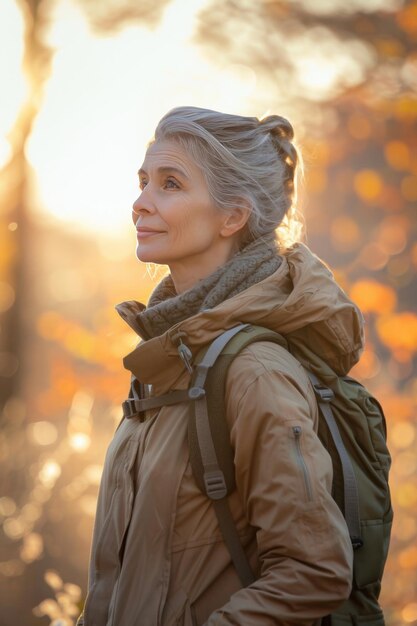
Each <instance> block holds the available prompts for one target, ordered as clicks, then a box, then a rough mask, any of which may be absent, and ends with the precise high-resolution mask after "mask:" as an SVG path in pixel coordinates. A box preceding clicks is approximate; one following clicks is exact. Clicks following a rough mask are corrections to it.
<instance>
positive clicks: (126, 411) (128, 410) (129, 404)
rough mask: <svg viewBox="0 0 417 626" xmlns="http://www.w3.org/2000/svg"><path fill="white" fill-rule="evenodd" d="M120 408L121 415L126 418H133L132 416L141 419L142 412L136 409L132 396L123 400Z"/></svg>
mask: <svg viewBox="0 0 417 626" xmlns="http://www.w3.org/2000/svg"><path fill="white" fill-rule="evenodd" d="M122 410H123V416H124V417H125V418H126V419H128V420H129V419H133V418H137V419H138V420H139V421H140V422H142V421H143V418H142V416H143V413H141V411H138V410H137V408H136V401H135V399H134V398H128V399H127V400H125V401H124V402H122Z"/></svg>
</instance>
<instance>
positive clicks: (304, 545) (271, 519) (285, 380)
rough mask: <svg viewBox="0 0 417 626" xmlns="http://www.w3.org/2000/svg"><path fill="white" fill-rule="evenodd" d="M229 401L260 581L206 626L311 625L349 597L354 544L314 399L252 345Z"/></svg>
mask: <svg viewBox="0 0 417 626" xmlns="http://www.w3.org/2000/svg"><path fill="white" fill-rule="evenodd" d="M226 401H227V415H228V417H227V419H228V421H229V426H230V429H231V440H232V445H233V447H234V450H235V466H236V483H237V490H238V492H239V495H240V499H241V501H242V503H243V509H244V513H245V515H246V518H247V520H248V521H249V523H250V524H251V525H252V526H253V527H254V528H256V530H257V532H256V539H257V547H258V559H259V569H260V576H259V578H258V579H257V580H256V581H255V582H254V583H253V584H251V585H250V586H249V587H246V588H243V589H240V590H239V591H238V592H236V593H234V594H233V595H232V596H231V598H230V600H229V601H228V602H227V604H225V605H224V606H222V607H221V608H220V609H218V610H216V611H215V612H214V613H212V614H211V616H210V617H209V619H208V620H207V622H206V626H232V625H233V626H241V625H243V624H244V625H245V626H261V625H262V626H266V625H268V626H269V625H271V626H272V624H274V625H279V626H290V625H291V626H294V625H295V624H297V625H304V626H307V625H311V624H313V623H314V621H315V620H316V619H318V618H320V617H322V616H324V615H327V614H329V613H330V612H331V611H333V610H334V609H335V608H336V607H337V606H338V605H339V604H341V602H342V601H343V600H345V599H346V598H347V597H348V596H349V593H350V589H351V580H352V548H351V542H350V539H349V535H348V531H347V527H346V524H345V521H344V519H343V517H342V515H341V513H340V511H339V509H338V507H337V505H336V503H335V502H334V500H333V498H332V497H331V494H330V489H331V480H332V466H331V460H330V457H329V455H328V453H327V452H326V450H325V449H324V447H323V445H322V444H321V442H320V440H319V439H318V437H317V434H316V423H317V405H316V402H315V398H314V393H313V391H312V389H311V386H310V384H309V381H308V379H307V376H306V374H305V372H304V370H303V368H302V367H301V365H300V364H299V363H298V362H297V361H296V360H295V359H293V358H292V357H291V356H290V355H289V354H288V352H286V351H285V350H284V349H281V348H280V347H277V346H275V345H272V344H266V343H258V344H255V345H253V346H250V347H249V348H247V349H246V350H245V351H244V352H243V353H242V354H241V355H240V356H239V357H238V358H236V359H235V361H234V363H233V364H232V366H231V368H230V371H229V375H228V380H227V390H226Z"/></svg>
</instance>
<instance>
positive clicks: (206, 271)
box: [169, 248, 237, 294]
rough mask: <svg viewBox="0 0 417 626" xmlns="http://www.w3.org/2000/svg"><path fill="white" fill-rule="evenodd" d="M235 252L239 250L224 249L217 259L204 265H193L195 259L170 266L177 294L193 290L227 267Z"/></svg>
mask: <svg viewBox="0 0 417 626" xmlns="http://www.w3.org/2000/svg"><path fill="white" fill-rule="evenodd" d="M235 252H237V250H235V249H234V248H228V249H224V250H222V251H221V253H220V254H217V255H216V257H215V258H211V259H210V260H209V261H206V262H205V263H204V264H202V265H198V264H195V263H193V259H189V260H187V262H184V263H172V264H170V265H169V270H170V274H171V278H172V282H173V283H174V286H175V291H176V292H177V294H180V293H184V291H188V290H189V289H192V287H194V286H195V285H196V284H197V283H198V282H199V281H201V280H203V279H204V278H207V277H208V276H210V274H213V272H215V271H216V270H217V269H218V268H219V267H222V266H223V265H226V263H227V262H228V261H229V260H230V259H231V258H232V256H233V255H234V254H235Z"/></svg>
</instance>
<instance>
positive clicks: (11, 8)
mask: <svg viewBox="0 0 417 626" xmlns="http://www.w3.org/2000/svg"><path fill="white" fill-rule="evenodd" d="M22 35H23V23H22V18H21V14H20V11H19V9H18V8H17V6H16V5H15V4H14V3H11V2H2V3H1V6H0V41H1V46H2V54H1V55H0V81H1V84H2V85H4V86H5V90H7V97H5V96H4V95H3V97H2V98H1V105H0V167H2V166H3V165H5V164H6V163H7V161H8V160H9V158H10V156H11V150H10V144H9V142H8V140H7V133H8V131H9V130H10V128H11V126H12V124H13V122H14V121H15V117H16V111H18V110H19V107H20V105H21V104H22V101H23V99H24V97H25V95H26V83H25V79H24V77H23V74H22V72H21V61H22V52H23V37H22Z"/></svg>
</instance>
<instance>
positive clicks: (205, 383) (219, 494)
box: [188, 324, 286, 587]
mask: <svg viewBox="0 0 417 626" xmlns="http://www.w3.org/2000/svg"><path fill="white" fill-rule="evenodd" d="M262 340H264V341H274V342H275V343H278V344H280V345H283V346H286V341H285V339H284V338H283V337H281V335H278V333H275V332H273V331H270V330H268V329H265V328H261V327H255V326H251V325H249V324H241V325H239V326H236V327H234V328H231V329H229V330H227V331H226V332H224V333H222V334H221V335H219V336H218V337H217V338H216V339H215V340H214V341H213V343H212V344H211V345H210V346H209V347H208V348H207V349H205V350H204V352H203V353H202V354H200V355H199V356H198V357H197V361H198V364H197V365H196V366H195V373H194V376H193V378H192V381H191V385H190V389H189V396H190V398H192V399H193V400H194V411H191V412H190V420H189V427H188V439H189V450H190V463H191V467H192V469H193V473H194V477H195V480H196V482H197V484H198V486H199V488H200V490H201V491H202V492H203V493H205V494H206V495H207V496H208V497H209V498H210V499H211V500H212V502H213V507H214V510H215V513H216V516H217V520H218V523H219V527H220V530H221V533H222V536H223V539H224V542H225V544H226V546H227V548H228V550H229V553H230V555H231V557H232V560H233V563H234V565H235V568H236V571H237V573H238V575H239V578H240V580H241V583H242V585H243V586H244V587H246V586H248V585H250V584H251V583H252V582H253V581H254V580H255V576H254V573H253V571H252V569H251V566H250V564H249V562H248V559H247V557H246V554H245V552H244V550H243V547H242V544H241V543H240V538H239V535H238V533H237V530H236V526H235V523H234V521H233V518H232V514H231V511H230V507H229V503H228V500H227V495H228V494H229V493H231V492H232V491H233V490H234V488H235V470H234V453H233V450H232V446H231V443H230V433H229V429H228V426H227V421H226V410H225V386H226V374H227V370H228V369H229V367H230V365H231V363H232V361H233V359H234V358H235V357H236V355H237V354H239V352H241V351H242V350H243V349H244V348H245V347H247V346H248V345H250V344H251V343H253V342H255V341H262ZM213 366H215V367H213Z"/></svg>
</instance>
